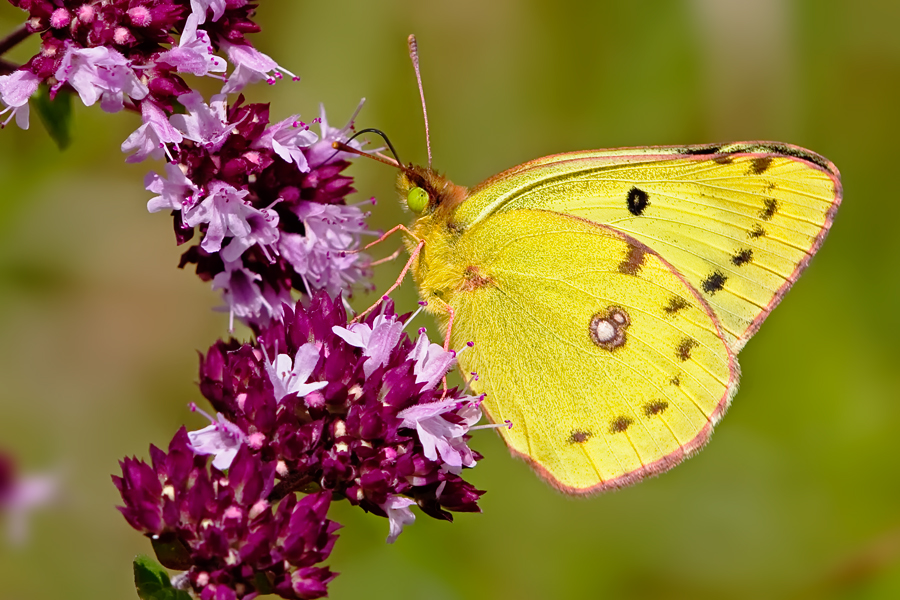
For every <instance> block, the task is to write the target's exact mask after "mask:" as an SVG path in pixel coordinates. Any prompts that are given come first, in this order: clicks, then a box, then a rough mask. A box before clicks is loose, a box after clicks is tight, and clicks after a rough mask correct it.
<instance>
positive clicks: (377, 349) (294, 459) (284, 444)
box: [115, 292, 483, 598]
mask: <svg viewBox="0 0 900 600" xmlns="http://www.w3.org/2000/svg"><path fill="white" fill-rule="evenodd" d="M282 317H283V318H282V319H281V320H280V321H278V322H276V323H274V324H273V325H272V326H270V327H267V328H264V329H262V331H261V334H260V336H259V338H258V340H257V342H256V343H254V344H241V343H239V342H237V341H235V340H232V341H229V342H223V341H220V342H218V343H216V344H215V345H213V346H212V347H211V348H210V349H209V351H208V352H207V353H206V355H205V356H203V357H202V358H201V361H200V390H201V392H202V394H203V395H204V396H205V397H206V398H207V400H209V402H210V403H211V404H212V406H213V408H214V410H215V411H216V412H217V415H216V418H215V419H213V418H211V417H210V425H209V426H207V427H205V428H203V429H200V430H198V431H193V432H184V431H183V430H182V431H180V432H179V433H178V434H177V435H176V436H175V439H174V440H173V441H172V444H171V445H170V447H169V454H168V455H165V454H164V453H162V452H161V451H159V450H156V449H154V450H152V452H151V455H152V457H153V466H152V468H151V467H150V466H147V465H145V464H144V463H142V462H140V461H137V460H134V459H129V460H126V461H124V462H123V463H122V471H123V475H122V477H121V478H118V477H117V478H115V480H116V485H117V486H118V488H119V490H120V491H121V492H122V498H123V501H124V506H123V507H122V508H121V510H122V512H123V514H124V515H125V517H126V518H127V519H128V521H129V523H131V524H132V526H134V527H135V528H137V529H139V530H141V531H143V532H144V533H146V534H148V535H151V536H153V539H154V540H155V542H154V543H155V546H156V548H157V555H158V556H160V559H161V560H163V561H164V564H166V562H167V563H168V565H169V566H172V567H173V568H179V569H183V570H186V571H187V576H188V579H189V580H190V583H191V585H192V586H193V588H194V589H195V590H196V591H197V592H198V593H200V594H201V598H205V597H210V598H212V597H216V598H219V596H213V593H214V592H215V591H216V589H219V587H221V586H223V585H227V589H228V590H231V591H233V592H234V593H235V594H236V597H244V596H245V595H247V596H249V595H250V594H255V593H257V592H266V591H272V592H274V593H277V594H279V595H281V596H282V597H285V598H314V597H320V596H321V595H324V593H325V585H326V584H327V582H328V581H330V579H331V578H333V577H334V574H333V573H331V572H330V571H329V570H328V569H327V568H321V567H315V566H314V565H315V564H317V563H318V562H320V561H321V560H323V559H324V558H326V557H327V556H328V553H329V552H330V550H331V547H332V545H333V543H334V535H333V532H334V530H335V529H336V527H337V526H336V525H335V524H333V523H331V522H330V521H327V520H325V519H324V515H325V511H326V510H327V505H328V503H329V501H330V500H331V499H332V498H333V499H346V500H347V501H348V502H350V503H351V504H352V505H355V506H359V507H361V508H362V509H363V510H365V511H368V512H372V513H374V514H376V515H379V516H382V517H386V518H388V520H389V531H390V533H389V536H388V541H389V542H393V541H394V540H395V539H396V538H397V536H398V535H399V534H400V532H401V531H402V529H403V527H404V526H405V525H407V524H409V523H412V522H413V521H414V520H415V516H414V514H413V512H412V510H411V507H412V506H413V505H418V506H419V508H420V509H421V510H422V511H423V512H424V513H426V514H428V515H430V516H432V517H434V518H438V519H446V520H452V516H451V513H450V511H462V512H476V511H479V508H478V504H477V502H478V498H479V497H480V496H481V494H482V493H483V492H481V491H479V490H477V489H475V488H474V487H473V486H472V485H471V484H470V483H468V482H467V481H466V480H465V479H463V477H462V473H463V469H465V468H467V467H473V466H475V463H476V461H477V460H479V459H480V458H481V456H480V455H479V454H477V453H476V452H474V451H473V450H471V449H470V448H469V446H468V444H467V441H468V438H469V436H468V432H469V431H470V430H471V429H472V427H473V426H474V425H475V423H476V422H477V421H478V420H479V419H480V418H481V409H480V401H481V398H480V397H473V396H466V395H464V393H462V392H461V391H459V390H456V389H453V390H445V389H443V388H442V387H441V386H440V385H439V383H440V382H441V380H442V378H443V376H444V375H445V374H446V373H447V371H448V370H449V369H451V368H452V367H453V366H454V365H455V353H453V352H446V351H444V350H443V349H442V348H441V347H440V346H438V345H437V344H432V343H430V342H429V341H428V338H427V336H426V335H425V334H424V331H421V330H420V332H419V336H418V339H417V341H416V342H415V343H414V342H413V341H412V340H410V339H409V337H408V336H407V335H406V334H404V333H403V328H404V324H405V323H404V319H403V318H400V317H398V316H397V315H395V314H394V313H393V308H392V305H391V303H390V301H389V300H386V301H385V303H384V304H383V306H382V310H381V312H380V314H373V315H370V316H369V317H368V318H367V319H365V320H364V321H362V322H359V323H352V324H349V325H348V323H347V315H346V313H345V309H344V306H343V303H342V302H341V300H340V299H336V300H332V299H331V298H330V297H329V296H328V294H327V293H325V292H321V293H318V294H316V295H315V296H313V297H312V298H311V300H310V301H309V306H308V307H304V305H303V303H297V304H296V306H295V307H293V308H292V307H290V306H284V308H283V313H282ZM209 457H212V465H211V466H212V471H211V473H212V474H211V475H208V474H207V473H208V471H207V466H206V464H207V461H208V460H209ZM226 473H227V474H226ZM251 479H252V481H251ZM223 482H224V483H223ZM238 489H240V490H243V492H242V494H243V495H239V494H238V492H237V491H236V490H238ZM248 490H250V491H248ZM298 491H302V492H305V493H308V494H309V495H307V496H305V497H304V498H303V500H301V501H299V502H297V501H296V500H295V499H294V498H295V494H294V492H298ZM279 500H280V503H279ZM276 503H278V506H277V509H275V510H274V512H273V510H272V506H273V505H275V504H276ZM285 506H286V507H287V508H285ZM295 511H302V513H301V516H296V515H295V514H294V512H295ZM317 511H318V512H317ZM210 540H214V543H213V542H212V541H210ZM283 540H289V541H290V540H303V543H302V551H300V550H297V554H296V556H295V555H293V554H290V555H289V554H285V553H290V552H292V550H290V548H293V547H294V546H291V545H288V546H285V545H284V543H283ZM297 543H298V544H299V542H297ZM172 556H175V557H176V558H172ZM164 557H165V558H164ZM260 582H266V583H265V584H264V585H263V584H261V583H260ZM217 586H219V587H217ZM266 586H269V587H266ZM222 589H225V588H222ZM320 592H321V593H320ZM223 593H224V592H223ZM229 593H231V592H229ZM204 594H206V595H204ZM223 597H224V596H223Z"/></svg>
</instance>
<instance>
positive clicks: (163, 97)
mask: <svg viewBox="0 0 900 600" xmlns="http://www.w3.org/2000/svg"><path fill="white" fill-rule="evenodd" d="M10 1H11V3H12V4H13V5H15V6H18V7H20V8H22V9H23V10H25V11H27V12H28V15H29V16H28V20H27V22H26V25H25V26H24V27H23V28H21V29H20V30H19V31H17V32H14V34H13V35H11V36H8V37H7V38H5V39H3V40H0V55H2V54H3V53H4V52H5V51H6V50H8V49H9V48H10V47H12V46H13V45H15V44H16V43H18V42H19V41H21V40H22V39H24V38H25V37H27V36H28V35H30V34H39V35H40V37H41V46H40V51H39V52H38V54H36V55H35V56H34V57H32V58H31V59H30V60H29V61H28V62H27V63H26V64H25V65H22V66H21V67H19V68H15V67H14V66H12V67H11V66H10V64H9V63H7V62H5V61H0V109H2V111H0V117H2V115H6V114H7V113H8V115H7V116H6V117H5V120H3V122H2V123H0V126H5V125H6V124H7V123H9V122H10V121H11V120H12V119H15V121H16V123H17V124H18V125H19V126H20V127H22V128H28V125H29V113H28V99H29V98H30V97H31V96H32V95H33V94H34V93H35V92H36V91H37V90H38V88H39V86H42V85H43V86H46V88H47V89H49V94H50V98H51V99H52V98H53V97H54V96H55V95H56V94H58V93H73V94H77V95H78V96H79V97H80V99H81V100H82V102H83V103H84V104H85V105H87V106H91V105H93V104H95V103H99V104H100V106H101V108H102V109H103V110H105V111H108V112H116V111H120V110H123V109H127V110H132V111H134V112H136V113H139V114H140V115H141V120H142V122H141V125H140V126H139V127H138V128H137V130H136V131H134V132H133V133H132V134H131V135H130V136H129V137H128V138H127V139H126V140H125V141H124V142H123V143H122V145H121V149H122V151H123V152H124V153H125V154H127V155H128V158H127V159H126V160H127V161H128V162H140V161H143V160H146V159H148V158H149V159H156V160H163V159H164V160H165V161H166V164H165V166H164V169H163V172H162V173H159V172H151V173H149V174H148V175H147V177H146V178H145V181H144V185H145V189H146V190H148V191H149V192H151V193H152V194H153V197H152V198H151V199H150V200H149V202H148V205H147V208H148V210H149V211H150V212H160V211H168V212H170V214H171V215H172V217H173V224H174V230H175V238H176V241H177V243H178V244H186V243H187V242H189V241H191V240H193V239H194V237H195V236H196V237H197V241H196V244H195V245H192V246H190V247H189V248H188V249H187V250H186V251H185V252H184V253H183V254H182V257H181V262H180V265H179V266H180V267H182V268H183V267H185V266H187V265H194V267H195V269H196V272H197V274H198V276H199V277H200V278H201V279H202V280H204V281H209V282H211V283H212V286H213V288H214V289H218V290H220V291H221V293H222V297H223V299H224V302H225V305H226V306H225V308H226V309H227V310H228V312H229V313H230V322H231V325H232V329H233V322H234V319H235V318H237V319H239V320H241V321H242V322H244V323H245V324H247V325H249V326H250V327H251V329H252V330H253V333H254V336H255V340H254V341H253V342H252V343H241V342H238V341H236V340H233V339H232V340H230V341H219V342H217V343H216V344H214V345H213V346H212V347H211V348H210V349H209V351H208V352H207V353H206V354H205V355H203V356H202V357H201V363H200V389H201V392H202V394H203V395H204V396H205V397H206V398H207V400H208V401H209V402H210V404H211V405H212V407H213V409H214V411H215V413H216V415H215V417H212V416H209V415H207V417H208V419H209V421H210V424H209V425H208V426H207V427H204V428H202V429H199V430H197V431H187V430H186V429H184V428H182V429H181V430H179V431H178V433H177V434H176V435H175V437H174V438H173V439H172V441H171V443H170V444H169V446H168V450H167V451H166V452H164V451H162V450H160V449H158V448H156V447H151V451H150V455H151V461H150V464H147V463H145V462H144V461H141V460H138V459H136V458H126V459H125V460H123V461H122V462H121V469H122V474H121V476H114V477H113V481H114V483H115V485H116V487H117V488H118V490H119V492H120V494H121V497H122V502H123V505H122V506H120V507H119V509H120V511H121V512H122V514H123V515H124V516H125V518H126V520H127V521H128V522H129V523H130V524H131V525H132V526H133V527H134V528H135V529H137V530H139V531H141V532H143V533H144V534H145V535H147V536H148V537H150V539H151V540H152V543H153V547H154V550H155V551H156V555H157V557H158V559H159V560H160V562H162V563H163V564H164V565H165V566H167V567H169V568H172V569H177V570H180V571H183V572H184V573H183V574H182V575H179V576H178V577H177V578H176V580H175V581H173V583H177V584H178V586H179V587H183V588H185V589H186V588H191V589H192V590H193V591H194V592H195V593H196V594H197V595H198V596H199V597H200V598H201V599H203V600H212V599H215V600H231V599H235V600H236V599H238V598H248V599H249V598H253V597H255V596H257V595H259V594H268V593H274V594H278V595H280V596H281V597H283V598H302V599H307V598H319V597H322V596H325V595H326V594H327V585H328V583H329V582H330V581H331V580H332V579H333V578H334V577H335V573H333V572H331V571H330V569H329V568H328V567H324V566H321V563H322V562H323V561H325V560H326V559H327V558H328V556H329V555H330V553H331V549H332V547H333V545H334V543H335V540H336V538H337V535H336V534H335V531H336V530H337V529H338V528H339V525H338V524H337V523H335V522H333V521H331V520H330V519H328V518H327V513H328V509H329V506H330V505H331V503H332V502H333V501H340V500H347V501H348V502H349V503H350V504H352V505H354V506H359V507H360V508H362V509H363V510H365V511H367V512H371V513H374V514H376V515H378V516H381V517H385V518H387V519H388V530H389V534H388V542H393V541H394V540H396V539H397V536H399V535H400V533H401V531H402V530H403V527H404V526H406V525H409V524H410V523H412V522H413V521H414V520H415V515H414V514H413V512H412V506H413V505H416V506H418V507H419V508H420V510H421V511H423V512H424V513H425V514H427V515H430V516H432V517H434V518H437V519H445V520H452V515H451V513H452V512H476V511H479V507H478V499H479V497H480V496H481V494H483V492H482V491H480V490H477V489H475V488H474V487H473V486H472V485H471V484H470V483H469V482H467V481H466V480H465V479H464V478H463V473H464V469H466V468H471V467H474V466H475V464H476V461H478V460H479V459H480V458H481V456H480V455H478V454H477V453H476V452H474V451H473V450H471V449H470V448H469V446H468V440H469V432H470V431H471V430H472V429H474V428H475V427H474V426H475V424H476V423H477V422H478V420H479V419H480V418H481V414H482V413H481V408H480V404H481V397H475V396H470V395H466V393H465V392H464V391H461V390H459V389H452V390H447V389H446V385H444V386H440V385H439V384H440V383H441V381H442V380H443V379H444V376H445V375H446V373H447V372H448V371H449V370H450V369H451V368H452V367H453V366H454V365H455V362H456V355H455V353H454V352H452V351H446V350H445V349H443V348H441V347H440V346H438V345H437V344H432V343H431V342H429V340H428V337H427V336H426V335H425V332H424V329H423V330H419V335H418V337H417V339H416V341H413V340H411V339H410V337H409V336H408V335H406V334H405V333H404V332H403V330H404V327H405V325H406V323H407V322H408V319H404V318H403V317H398V316H397V315H396V314H394V311H393V305H392V304H391V302H390V300H388V299H384V301H383V302H382V304H381V310H380V312H378V313H373V314H371V315H370V316H369V317H368V318H367V319H365V320H362V321H359V322H356V321H357V320H354V321H353V322H349V323H348V317H347V314H346V311H345V300H344V297H345V296H346V295H348V293H349V291H350V289H351V287H352V286H353V285H356V284H358V283H360V282H361V281H363V280H364V279H365V278H366V277H367V275H368V265H369V261H368V258H367V257H366V256H365V255H363V254H361V253H360V252H359V250H360V246H361V237H362V236H363V235H367V234H370V233H371V232H370V231H369V230H368V227H367V225H366V218H367V216H368V215H367V213H365V212H363V210H362V209H360V208H359V206H356V205H348V204H347V202H346V197H347V195H348V194H350V193H351V192H353V191H354V190H353V187H352V183H353V181H352V179H351V178H350V177H348V176H346V175H345V174H344V173H343V172H344V169H345V168H346V167H347V166H348V165H349V159H350V158H351V157H352V156H353V154H352V153H349V152H343V151H336V150H335V148H334V142H342V143H343V144H345V145H349V146H350V148H349V149H356V150H359V149H360V148H361V145H360V143H359V142H357V141H354V140H353V136H352V135H351V132H352V130H353V120H354V119H355V117H356V113H354V115H353V116H352V117H351V118H350V120H349V122H348V123H347V125H345V126H344V127H340V128H338V127H332V126H329V124H328V121H327V119H326V117H325V112H324V109H322V111H321V113H320V116H319V117H318V118H316V119H313V120H312V121H311V124H317V125H318V130H319V133H318V134H316V133H314V132H313V131H312V130H311V129H310V125H309V124H307V123H304V122H303V121H301V120H300V117H299V115H293V116H291V117H289V118H287V119H283V120H280V121H272V120H270V118H269V106H268V105H267V104H258V103H246V102H245V100H244V97H243V96H242V95H239V96H237V97H231V98H229V95H231V94H237V93H239V92H241V90H242V89H243V88H244V87H245V86H246V85H248V84H251V83H255V82H259V81H266V82H268V83H275V81H276V80H278V79H280V78H281V77H282V73H287V74H288V75H291V76H292V77H293V75H292V74H291V73H289V72H287V71H286V70H284V69H283V68H281V67H279V66H278V64H276V63H275V61H273V60H272V59H271V58H269V57H268V56H266V55H265V54H262V53H260V52H259V51H257V50H256V49H254V48H253V46H252V45H251V44H250V43H249V41H247V40H246V39H245V37H244V36H245V34H248V33H253V32H256V31H258V29H259V28H258V26H257V25H256V24H255V23H254V22H253V20H252V18H253V15H254V11H255V8H256V3H255V2H253V1H251V0H10ZM229 65H230V67H231V68H230V72H229ZM187 75H191V76H195V77H213V78H216V79H219V80H221V81H222V82H223V84H222V87H221V90H220V92H219V93H218V94H216V95H213V96H212V97H211V98H209V99H208V101H207V99H206V98H205V97H204V96H202V95H201V94H200V93H199V92H197V91H194V90H193V89H192V88H191V87H190V85H189V84H188V83H187V82H186V81H185V79H184V77H185V76H187ZM294 79H296V77H294ZM361 106H362V102H361V103H360V108H361ZM4 107H5V108H4ZM358 112H359V108H357V113H358ZM344 149H345V150H346V149H348V148H344ZM294 292H299V295H300V296H301V297H302V298H303V299H302V300H301V301H300V302H296V303H295V301H294V298H295V296H294ZM192 409H193V410H195V411H197V412H201V413H203V411H202V410H200V409H199V408H197V407H196V406H195V405H192ZM204 414H205V413H204ZM0 458H2V457H0ZM7 467H8V464H7V463H4V462H3V460H2V459H0V507H2V506H3V503H4V502H6V506H8V507H17V506H26V507H27V506H30V504H29V502H31V504H34V502H32V501H31V500H30V499H31V498H32V496H33V494H32V496H27V495H26V496H22V494H19V493H18V492H16V490H17V489H20V488H16V487H15V486H12V485H11V484H10V483H9V482H10V481H11V476H10V475H9V472H10V471H9V469H8V468H7ZM300 493H302V494H305V495H303V496H302V497H298V494H300Z"/></svg>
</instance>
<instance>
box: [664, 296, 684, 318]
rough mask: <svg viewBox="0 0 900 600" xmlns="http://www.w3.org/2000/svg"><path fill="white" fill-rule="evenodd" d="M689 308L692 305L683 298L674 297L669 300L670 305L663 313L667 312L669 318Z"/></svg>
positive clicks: (665, 307) (667, 305)
mask: <svg viewBox="0 0 900 600" xmlns="http://www.w3.org/2000/svg"><path fill="white" fill-rule="evenodd" d="M688 306H690V303H689V302H688V301H687V300H685V299H684V298H682V297H681V296H672V297H671V298H669V303H668V304H666V305H665V306H664V307H663V312H665V313H666V314H667V315H669V316H672V315H674V314H675V313H677V312H678V311H679V310H683V309H685V308H687V307H688Z"/></svg>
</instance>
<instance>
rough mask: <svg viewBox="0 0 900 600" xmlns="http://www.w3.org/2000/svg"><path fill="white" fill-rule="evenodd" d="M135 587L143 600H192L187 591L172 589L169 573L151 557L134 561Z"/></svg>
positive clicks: (142, 557) (138, 558)
mask: <svg viewBox="0 0 900 600" xmlns="http://www.w3.org/2000/svg"><path fill="white" fill-rule="evenodd" d="M134 587H135V588H136V589H137V593H138V597H139V598H141V600H191V596H190V594H188V593H187V592H186V591H184V590H176V589H175V588H173V587H172V581H171V580H170V579H169V573H168V572H167V571H166V570H165V569H164V568H163V567H162V565H160V564H159V563H157V562H156V561H155V560H153V559H152V558H150V557H149V556H138V557H136V558H135V559H134Z"/></svg>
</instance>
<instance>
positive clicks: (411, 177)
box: [397, 165, 469, 217]
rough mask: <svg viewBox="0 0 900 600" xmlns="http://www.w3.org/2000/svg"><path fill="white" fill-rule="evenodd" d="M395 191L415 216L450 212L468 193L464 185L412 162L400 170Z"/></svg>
mask: <svg viewBox="0 0 900 600" xmlns="http://www.w3.org/2000/svg"><path fill="white" fill-rule="evenodd" d="M397 191H398V192H399V193H400V201H401V202H403V203H404V204H405V205H406V207H407V208H409V210H410V211H412V213H413V214H415V215H417V216H419V217H424V216H427V215H430V214H432V213H435V212H445V211H447V212H452V211H453V209H455V208H456V207H457V206H459V205H460V204H461V203H462V202H463V201H464V200H465V199H466V197H467V196H468V194H469V190H467V189H466V188H465V187H463V186H461V185H456V184H455V183H453V182H452V181H450V180H449V179H447V178H446V177H444V176H443V175H441V174H440V173H438V172H437V171H435V170H434V169H432V168H430V167H419V166H415V165H409V166H408V167H406V168H404V169H403V170H402V171H400V175H399V177H397Z"/></svg>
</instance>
